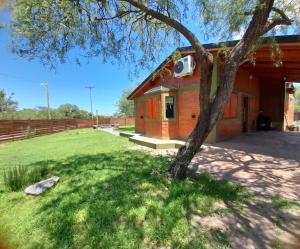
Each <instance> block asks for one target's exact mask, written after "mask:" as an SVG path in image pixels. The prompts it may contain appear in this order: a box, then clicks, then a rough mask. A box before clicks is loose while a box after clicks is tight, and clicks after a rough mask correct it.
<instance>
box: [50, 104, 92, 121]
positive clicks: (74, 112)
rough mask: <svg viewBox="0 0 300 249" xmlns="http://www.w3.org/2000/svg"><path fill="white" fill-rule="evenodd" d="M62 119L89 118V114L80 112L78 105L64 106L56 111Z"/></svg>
mask: <svg viewBox="0 0 300 249" xmlns="http://www.w3.org/2000/svg"><path fill="white" fill-rule="evenodd" d="M55 112H56V113H57V115H58V116H59V117H60V118H69V119H72V118H87V117H88V112H85V111H82V110H80V108H79V107H78V106H77V105H72V104H63V105H60V106H59V107H58V108H57V110H56V111H55Z"/></svg>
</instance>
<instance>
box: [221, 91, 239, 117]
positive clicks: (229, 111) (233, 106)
mask: <svg viewBox="0 0 300 249" xmlns="http://www.w3.org/2000/svg"><path fill="white" fill-rule="evenodd" d="M237 107H238V95H237V94H235V93H232V94H231V96H230V99H229V100H228V103H227V105H226V107H225V109H224V115H223V117H224V118H234V117H236V116H237Z"/></svg>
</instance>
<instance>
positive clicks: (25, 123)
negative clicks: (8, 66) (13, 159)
mask: <svg viewBox="0 0 300 249" xmlns="http://www.w3.org/2000/svg"><path fill="white" fill-rule="evenodd" d="M95 124H96V119H94V120H91V119H52V120H0V142H6V141H16V140H21V139H26V138H31V137H35V136H43V135H48V134H52V133H56V132H60V131H65V130H72V129H78V128H88V127H92V126H93V125H95ZM98 124H99V125H101V124H118V125H121V126H129V125H134V119H133V118H103V119H98Z"/></svg>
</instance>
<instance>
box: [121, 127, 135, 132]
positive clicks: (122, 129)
mask: <svg viewBox="0 0 300 249" xmlns="http://www.w3.org/2000/svg"><path fill="white" fill-rule="evenodd" d="M117 130H118V131H127V132H134V131H135V127H134V126H119V127H118V128H117Z"/></svg>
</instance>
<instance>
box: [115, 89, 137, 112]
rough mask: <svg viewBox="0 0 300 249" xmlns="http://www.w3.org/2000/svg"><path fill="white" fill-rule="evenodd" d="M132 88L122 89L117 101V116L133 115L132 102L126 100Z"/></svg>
mask: <svg viewBox="0 0 300 249" xmlns="http://www.w3.org/2000/svg"><path fill="white" fill-rule="evenodd" d="M132 90H133V89H132V88H128V89H125V90H123V91H122V94H121V97H120V99H119V101H118V103H117V106H118V113H117V115H119V116H125V117H133V116H134V102H133V101H132V100H128V99H127V97H128V95H129V94H130V93H131V92H132Z"/></svg>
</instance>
